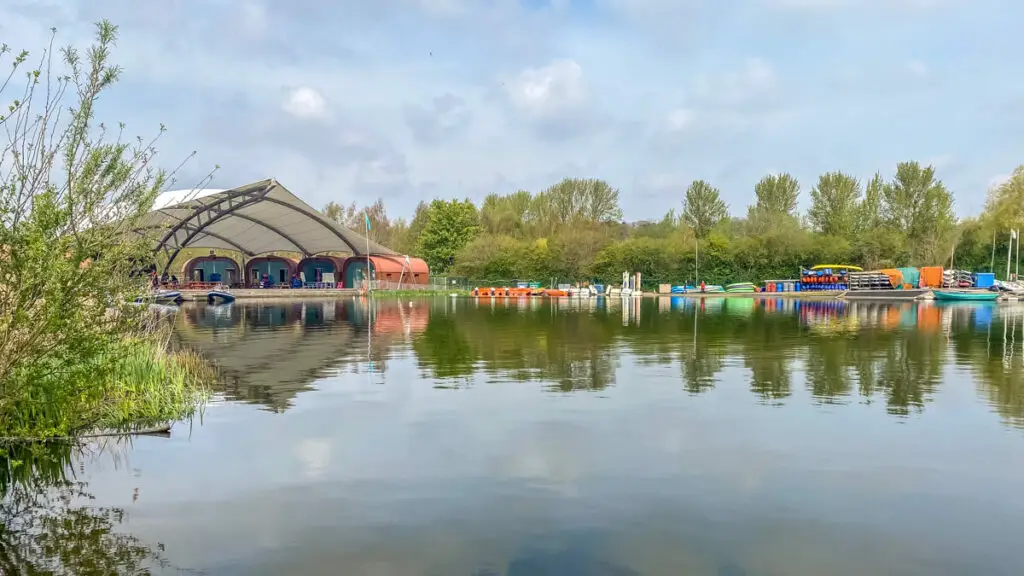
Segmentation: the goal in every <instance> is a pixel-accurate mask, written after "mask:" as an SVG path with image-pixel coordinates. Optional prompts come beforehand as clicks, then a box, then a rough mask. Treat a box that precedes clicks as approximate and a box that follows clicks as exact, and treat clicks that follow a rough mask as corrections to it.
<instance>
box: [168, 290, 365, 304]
mask: <svg viewBox="0 0 1024 576" xmlns="http://www.w3.org/2000/svg"><path fill="white" fill-rule="evenodd" d="M209 293H210V291H209V290H182V291H181V295H182V296H183V297H184V298H185V300H189V301H198V302H206V298H207V295H208V294H209ZM231 295H232V296H234V297H235V299H236V300H308V299H311V298H318V299H323V298H351V297H353V296H359V295H360V292H359V290H357V289H355V288H323V289H319V288H238V289H232V290H231Z"/></svg>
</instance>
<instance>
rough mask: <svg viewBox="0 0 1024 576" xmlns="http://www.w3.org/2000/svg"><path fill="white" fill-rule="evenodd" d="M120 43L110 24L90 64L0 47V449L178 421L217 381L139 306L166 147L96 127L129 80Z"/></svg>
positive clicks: (100, 27)
mask: <svg viewBox="0 0 1024 576" xmlns="http://www.w3.org/2000/svg"><path fill="white" fill-rule="evenodd" d="M116 38H117V28H116V27H115V26H113V25H112V24H111V23H110V22H107V21H103V22H100V23H98V24H97V25H96V40H95V43H94V44H93V45H92V46H90V47H89V48H88V50H86V51H85V52H80V51H78V50H76V49H74V48H71V47H68V48H64V49H62V50H59V51H58V50H55V49H54V46H53V41H52V40H51V42H50V45H49V46H48V47H46V49H44V50H43V51H42V53H41V54H29V53H28V52H20V53H16V52H12V51H11V50H10V49H9V48H8V47H7V46H6V45H3V46H2V47H0V57H2V59H3V60H4V61H5V62H6V64H7V65H9V66H10V67H11V68H10V73H9V75H7V77H6V78H2V77H0V98H2V100H3V108H2V109H0V129H2V132H3V133H4V134H5V135H6V136H7V139H6V141H0V437H4V438H10V437H15V438H23V439H24V438H52V437H64V436H73V435H77V434H81V433H84V432H87V431H91V430H94V429H96V428H104V427H112V428H119V429H120V428H126V427H132V426H136V425H140V424H148V423H153V422H157V421H169V420H175V419H177V418H180V417H185V416H188V415H190V414H191V413H192V412H194V410H195V409H196V408H197V407H198V406H199V405H200V404H201V402H202V400H203V397H204V394H205V392H204V390H205V384H206V383H208V381H209V378H210V377H211V374H212V372H211V370H210V369H209V367H207V366H205V365H204V364H203V362H202V361H201V360H200V359H198V357H196V356H194V355H192V354H189V353H187V352H180V351H173V350H171V349H170V348H168V338H167V334H166V329H162V328H161V327H160V325H159V323H157V322H153V320H152V315H151V314H150V313H149V311H148V309H147V308H146V307H145V306H138V305H134V304H132V302H133V301H134V300H135V298H136V297H137V296H139V295H140V294H141V293H142V291H143V290H144V289H145V287H144V279H143V278H141V277H140V276H138V275H137V274H136V272H137V270H136V269H137V268H138V267H139V266H138V264H137V263H139V262H148V261H149V260H151V258H152V245H151V244H150V243H149V242H148V240H147V239H146V238H144V237H142V236H141V235H139V234H137V233H135V232H133V230H136V229H137V228H138V222H139V220H140V218H141V217H143V216H144V215H145V214H146V213H147V212H148V211H149V209H150V207H151V206H152V204H153V200H154V198H155V197H156V195H157V194H158V193H159V192H160V191H161V190H162V189H163V188H164V185H165V183H167V182H168V179H169V175H168V174H166V173H165V172H163V171H161V170H159V169H157V168H155V167H154V159H155V155H156V150H155V148H154V144H155V142H156V139H157V138H159V134H158V135H157V137H156V138H152V139H144V138H141V137H138V138H131V137H130V136H129V135H128V134H126V132H125V130H126V127H125V126H124V125H123V124H120V125H117V126H113V127H111V126H108V125H106V124H104V123H102V122H100V121H99V120H98V119H97V118H96V112H97V107H98V105H99V101H100V96H101V94H102V93H104V92H105V91H106V90H107V89H109V88H110V87H111V86H112V85H114V83H115V82H116V81H117V80H118V78H119V77H120V74H121V69H120V68H119V67H118V66H116V65H115V64H113V63H112V62H111V53H112V50H113V48H114V45H115V42H116ZM22 81H23V82H22ZM162 132H163V128H162V127H161V129H160V133H162Z"/></svg>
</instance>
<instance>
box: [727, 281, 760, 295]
mask: <svg viewBox="0 0 1024 576" xmlns="http://www.w3.org/2000/svg"><path fill="white" fill-rule="evenodd" d="M725 291H726V292H729V293H733V294H735V293H737V292H756V290H755V289H754V285H753V284H751V283H750V282H737V283H736V284H729V285H728V286H726V287H725Z"/></svg>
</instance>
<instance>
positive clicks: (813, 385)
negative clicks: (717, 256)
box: [178, 297, 1024, 426]
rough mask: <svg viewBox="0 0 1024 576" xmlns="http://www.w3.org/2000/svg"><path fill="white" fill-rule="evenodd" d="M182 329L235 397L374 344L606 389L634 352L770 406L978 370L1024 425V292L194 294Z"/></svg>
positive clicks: (485, 377)
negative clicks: (943, 300) (980, 298)
mask: <svg viewBox="0 0 1024 576" xmlns="http://www.w3.org/2000/svg"><path fill="white" fill-rule="evenodd" d="M369 306H372V307H373V312H372V314H371V313H369V310H370V309H369ZM371 317H372V318H373V319H374V320H373V321H372V322H371V321H370V320H369V319H370V318H371ZM311 318H312V319H311ZM178 328H179V330H178V332H179V336H180V339H181V341H182V343H184V344H186V345H190V346H194V347H197V348H199V349H201V350H203V351H204V352H205V353H207V354H209V355H210V356H211V357H213V359H214V360H216V361H217V362H218V364H219V365H221V367H222V371H223V372H224V373H225V374H226V375H227V378H226V383H225V385H224V392H225V394H226V396H227V397H228V398H229V399H234V400H244V401H249V402H255V403H259V404H261V405H264V406H266V407H268V408H269V409H273V410H277V411H283V410H287V409H288V407H289V406H290V405H291V402H292V400H293V398H294V396H295V395H296V394H299V393H301V392H303V391H305V390H308V389H310V388H311V387H312V386H313V385H314V384H313V383H314V382H315V380H316V379H317V378H322V377H325V376H329V375H331V374H332V373H335V372H336V371H337V370H342V369H344V370H350V371H359V370H360V369H361V368H360V367H361V366H366V365H368V361H367V360H368V357H369V359H370V360H372V366H374V369H378V370H381V371H383V370H385V369H386V366H387V362H388V360H389V358H391V357H393V356H402V355H407V354H408V355H411V356H412V357H413V360H414V361H415V363H416V366H417V367H418V368H419V372H420V375H421V376H423V377H424V378H426V379H429V380H432V385H434V386H435V387H437V388H453V389H454V388H463V387H466V386H470V385H474V384H479V383H480V382H495V381H497V382H509V381H512V382H536V383H540V384H541V385H543V386H544V387H546V388H547V389H548V390H551V391H554V392H560V393H587V392H598V391H602V390H605V389H607V388H608V387H610V386H614V385H616V384H631V383H623V382H617V381H616V379H617V378H619V377H620V376H624V377H627V378H628V377H629V375H631V374H634V373H635V372H636V367H637V366H640V367H647V366H652V365H664V366H666V367H671V368H672V370H673V371H675V373H676V374H678V380H677V381H678V382H679V384H678V385H679V386H680V388H681V389H682V390H683V391H685V392H687V393H689V394H692V395H703V394H707V393H709V392H711V391H713V390H715V389H716V387H720V386H723V385H734V384H736V382H734V381H735V380H736V379H740V380H741V381H742V382H743V383H744V384H743V385H744V386H745V387H747V388H748V389H749V391H750V392H751V393H752V394H753V396H754V397H755V398H756V399H757V401H759V402H761V403H764V404H769V405H781V404H783V403H785V402H791V401H792V398H793V397H794V396H798V395H799V393H800V392H803V391H806V394H807V396H808V397H809V398H810V399H811V401H812V402H815V403H819V404H844V403H850V402H860V403H863V404H872V403H875V402H883V403H884V404H885V408H886V411H887V412H888V413H890V414H892V415H894V416H899V417H902V416H908V415H910V414H914V413H916V412H920V411H922V410H924V409H925V408H926V406H927V405H928V403H929V402H930V401H931V399H932V398H933V396H934V395H935V393H936V391H937V390H938V388H939V386H940V384H941V385H945V386H950V385H956V384H957V382H959V381H963V382H968V383H970V382H973V383H974V385H975V386H976V387H977V389H978V391H979V394H980V395H981V397H982V398H983V399H984V400H986V401H988V402H989V403H990V404H991V405H992V407H993V409H994V410H995V411H996V412H998V413H999V414H1000V415H1001V416H1002V417H1003V419H1004V420H1005V421H1006V422H1007V423H1009V424H1012V425H1014V426H1024V382H1021V379H1022V378H1024V306H1021V305H991V304H986V305H982V306H963V305H954V306H945V305H942V304H937V303H932V302H902V303H900V302H896V303H889V302H844V301H837V300H831V301H814V300H803V301H798V300H793V299H783V298H769V297H763V298H751V299H743V300H735V299H733V300H730V299H722V298H716V299H712V298H709V299H707V301H701V300H696V299H687V298H669V299H665V298H661V299H657V300H656V299H652V298H643V299H632V298H627V299H620V298H603V299H587V300H569V299H561V300H559V301H557V302H552V301H550V300H547V299H537V298H535V299H527V298H523V299H515V298H508V299H506V298H500V299H494V300H492V299H490V298H479V299H452V298H434V299H421V300H416V301H415V302H411V301H405V302H403V301H398V300H388V299H380V300H374V301H373V302H372V303H371V302H361V301H338V302H307V303H294V302H293V303H289V304H281V305H268V304H265V303H259V304H237V305H236V306H235V307H234V308H233V309H232V310H231V311H230V313H226V314H222V315H220V316H218V315H216V314H213V312H211V311H210V310H209V309H207V308H202V307H199V308H191V307H187V306H186V307H184V308H183V309H182V313H180V314H179V321H178ZM371 334H372V340H371V339H370V335H371ZM371 342H372V347H371V349H370V350H369V352H368V350H367V347H368V344H371ZM1015 351H1016V352H1015ZM727 367H729V368H730V372H728V373H725V371H726V368H727ZM738 368H742V372H738V373H737V370H736V369H738ZM951 369H952V371H951ZM943 378H945V381H944V382H943ZM658 382H659V383H662V382H665V383H667V382H670V380H666V379H659V380H658Z"/></svg>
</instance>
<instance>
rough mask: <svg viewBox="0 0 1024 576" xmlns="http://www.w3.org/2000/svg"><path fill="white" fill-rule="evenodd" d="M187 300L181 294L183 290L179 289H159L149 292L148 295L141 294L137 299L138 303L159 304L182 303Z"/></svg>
mask: <svg viewBox="0 0 1024 576" xmlns="http://www.w3.org/2000/svg"><path fill="white" fill-rule="evenodd" d="M184 301H185V298H184V297H183V296H182V295H181V292H179V291H177V290H157V291H156V292H152V293H150V294H147V295H146V296H140V297H138V298H136V299H135V303H136V304H142V303H146V302H154V303H157V304H181V303H182V302H184Z"/></svg>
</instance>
